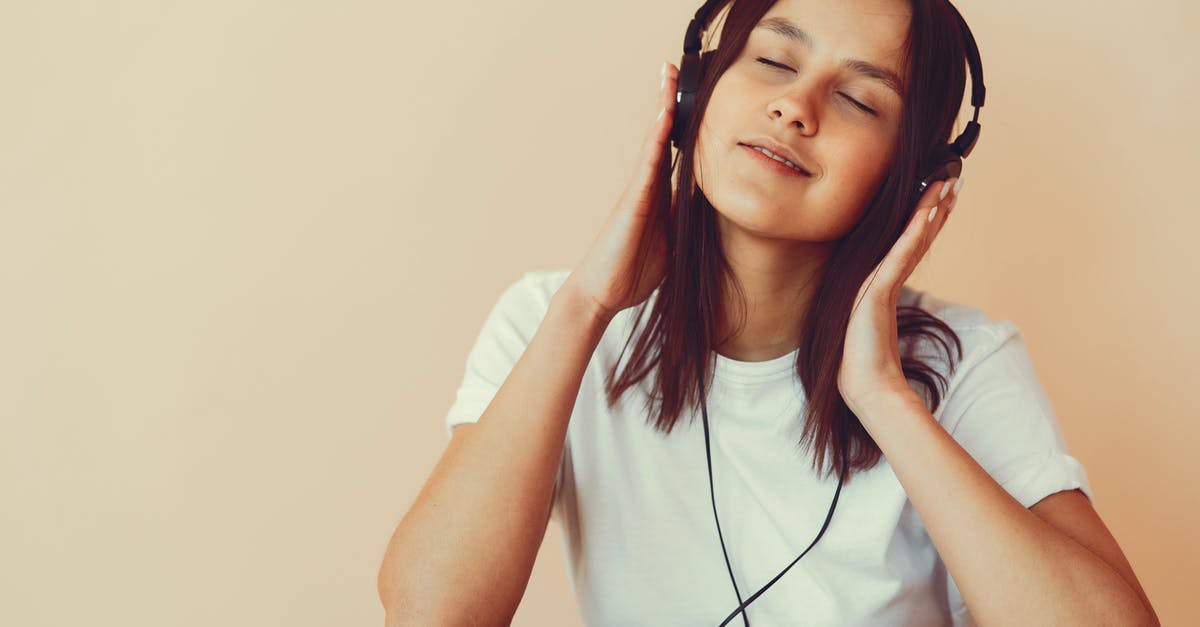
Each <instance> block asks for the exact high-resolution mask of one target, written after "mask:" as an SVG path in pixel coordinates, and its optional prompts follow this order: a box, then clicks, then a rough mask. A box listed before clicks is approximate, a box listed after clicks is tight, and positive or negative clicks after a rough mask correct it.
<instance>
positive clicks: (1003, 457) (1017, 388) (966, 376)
mask: <svg viewBox="0 0 1200 627" xmlns="http://www.w3.org/2000/svg"><path fill="white" fill-rule="evenodd" d="M976 331H978V332H980V333H982V334H983V339H982V340H981V342H980V343H979V345H978V346H977V347H976V349H975V350H974V351H972V352H971V353H968V354H967V355H966V356H965V357H964V359H963V361H962V362H960V363H959V365H958V367H957V369H956V371H955V372H954V373H953V376H952V377H951V383H950V386H949V391H948V393H947V395H946V399H945V405H944V407H943V408H941V409H942V412H941V418H940V419H939V420H940V422H941V423H942V425H943V426H944V427H945V429H946V430H947V432H949V433H950V435H951V436H953V437H954V439H955V440H956V441H957V442H958V443H959V444H960V445H962V447H963V448H964V449H966V451H967V452H968V453H970V454H971V457H972V458H974V459H975V461H976V462H978V463H979V465H980V466H982V467H983V468H984V469H985V470H987V472H988V474H989V475H991V477H992V478H993V479H995V480H996V482H997V483H999V484H1000V485H1001V486H1002V487H1003V488H1004V489H1005V490H1007V491H1008V493H1009V494H1011V495H1012V496H1013V498H1015V499H1016V500H1017V501H1018V502H1020V503H1021V505H1024V506H1025V507H1030V506H1032V505H1034V504H1035V503H1037V502H1038V501H1040V500H1042V499H1043V498H1045V497H1047V496H1049V495H1051V494H1054V493H1055V492H1060V491H1063V490H1071V489H1075V488H1079V489H1080V490H1081V491H1082V492H1083V493H1084V495H1085V496H1087V498H1088V500H1090V501H1091V502H1092V504H1093V505H1094V504H1095V497H1094V495H1093V494H1092V488H1091V485H1090V484H1089V482H1088V477H1087V472H1086V471H1085V470H1084V467H1083V465H1082V464H1081V463H1080V462H1079V460H1077V459H1076V458H1074V457H1073V456H1071V455H1070V453H1069V452H1068V450H1067V445H1066V441H1065V440H1064V439H1063V435H1062V429H1061V427H1060V425H1059V422H1058V417H1057V415H1056V414H1055V412H1054V408H1053V406H1052V405H1051V403H1050V399H1049V398H1048V397H1047V395H1046V390H1045V389H1044V388H1043V387H1042V384H1041V381H1040V380H1039V379H1038V376H1037V372H1036V371H1035V370H1034V367H1033V361H1032V359H1031V358H1030V356H1029V351H1028V347H1027V346H1026V344H1025V338H1024V336H1023V334H1022V333H1021V331H1020V329H1019V328H1018V327H1017V326H1016V325H1015V324H1013V323H1012V322H1009V321H999V322H993V323H990V324H988V325H985V326H981V327H978V328H977V329H976ZM955 380H957V384H955Z"/></svg>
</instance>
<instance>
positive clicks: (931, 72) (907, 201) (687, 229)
mask: <svg viewBox="0 0 1200 627" xmlns="http://www.w3.org/2000/svg"><path fill="white" fill-rule="evenodd" d="M775 2H776V0H737V1H736V2H733V4H732V5H730V4H729V2H725V3H722V5H721V7H720V8H718V9H717V10H714V12H713V14H712V15H713V16H714V17H715V16H717V15H719V14H721V13H722V11H723V10H724V8H728V15H727V16H726V18H725V20H724V23H723V26H722V29H721V31H720V45H719V47H718V48H716V49H714V50H712V51H706V52H705V55H706V56H707V55H711V58H709V59H708V60H707V61H706V62H705V63H706V67H705V70H704V73H703V74H702V76H701V78H700V84H699V88H698V93H697V94H696V104H695V109H694V113H693V115H692V118H691V119H690V120H689V123H688V125H687V128H686V129H685V130H684V132H683V135H682V137H681V141H680V143H679V151H678V153H677V154H676V158H675V160H674V161H673V162H672V161H671V160H670V159H668V158H666V157H668V156H669V153H670V150H671V148H670V143H668V144H667V146H666V148H665V150H664V152H665V154H664V155H663V157H664V158H663V159H662V161H661V162H662V166H661V168H660V171H659V173H658V174H659V181H671V180H672V179H671V177H672V176H673V175H674V177H675V179H676V180H675V184H674V187H673V188H672V185H669V184H660V185H659V186H658V188H657V190H656V191H655V199H656V200H655V203H656V206H655V209H654V211H653V213H652V218H651V220H652V222H656V223H652V224H648V225H647V226H646V232H647V233H654V232H658V233H661V234H664V235H665V237H666V240H667V241H666V251H667V265H666V269H665V272H664V277H663V279H662V282H661V283H660V284H659V285H658V287H657V288H656V289H655V291H654V293H652V294H651V296H650V297H649V298H647V299H646V300H645V301H643V302H642V303H640V304H639V305H637V306H636V307H635V308H634V311H633V315H632V319H633V326H632V327H631V329H630V333H629V336H628V338H627V339H626V342H625V345H624V347H623V348H622V350H621V356H624V355H625V352H626V350H627V349H629V347H630V345H631V344H633V351H632V353H631V356H630V358H629V359H628V360H627V362H626V363H625V367H624V369H623V370H621V372H620V374H618V370H619V369H620V365H621V363H622V360H621V358H620V357H618V358H617V359H616V361H615V363H614V364H613V366H612V368H611V369H610V371H609V372H608V375H607V377H606V379H605V391H606V400H607V402H608V405H609V406H610V407H611V406H612V405H613V404H615V403H616V402H617V401H618V400H619V399H620V397H621V396H622V395H623V394H624V393H625V392H626V390H628V389H629V388H631V387H633V386H635V385H636V384H638V383H639V382H640V381H642V380H643V379H644V378H645V377H646V376H647V375H648V374H650V373H651V371H653V372H654V374H655V376H654V378H653V379H652V382H653V384H652V386H649V387H647V388H646V389H647V395H646V399H645V400H646V405H645V409H646V412H647V423H648V424H652V425H653V426H654V428H656V429H658V430H659V431H661V432H663V433H666V434H669V433H670V432H671V430H672V429H673V428H674V426H675V423H676V422H677V421H678V420H679V418H680V416H681V414H683V413H684V411H685V409H688V410H690V411H691V412H692V413H691V415H692V416H693V417H694V416H695V415H696V413H698V412H699V406H700V390H699V383H698V380H697V379H698V377H701V376H703V377H705V378H704V381H705V386H704V387H705V389H706V390H711V389H712V387H711V381H712V370H713V363H714V360H715V357H714V356H713V354H712V350H713V347H714V346H720V345H721V344H722V342H723V341H724V340H725V339H726V338H728V337H729V335H726V336H725V337H722V338H716V337H714V335H715V334H716V329H718V328H721V327H722V326H724V325H723V322H724V320H723V319H722V317H723V316H724V315H725V314H724V313H723V312H724V309H723V306H722V303H723V302H724V301H723V299H724V296H725V294H724V289H725V287H724V286H725V284H726V281H729V284H731V285H733V286H734V288H735V289H736V290H737V292H738V293H739V294H741V299H740V302H741V304H742V310H743V311H744V310H745V309H746V303H745V297H744V292H743V291H742V288H741V287H740V286H739V285H738V284H737V281H736V277H735V276H734V274H733V273H732V271H731V269H730V266H729V264H728V262H727V260H726V258H725V257H724V254H723V252H722V248H721V245H720V242H719V233H718V230H717V224H718V223H717V217H716V215H715V210H714V208H713V206H712V205H711V204H709V202H708V200H707V198H705V197H704V194H703V193H701V192H700V190H699V189H698V188H697V186H696V183H695V172H694V168H693V155H694V152H695V146H696V139H697V134H698V132H699V127H700V121H701V119H702V118H703V117H704V112H705V110H706V108H707V106H708V101H709V98H710V96H711V94H712V90H713V87H714V86H715V85H716V83H717V80H718V79H719V78H720V76H721V75H722V74H723V73H724V72H725V70H726V69H727V68H728V67H729V66H730V65H731V64H732V63H733V61H734V60H736V59H737V58H738V57H739V56H740V55H741V52H742V48H743V47H744V46H745V43H746V40H747V38H748V37H749V34H750V32H751V31H752V30H753V28H754V27H755V25H756V24H757V23H758V21H759V20H760V19H761V18H762V17H763V15H765V14H766V12H767V11H768V10H769V9H770V8H771V6H773V5H774V4H775ZM911 4H912V19H911V23H910V27H909V32H908V37H907V39H906V40H905V42H904V45H903V46H902V53H901V54H902V55H903V57H902V58H903V62H904V64H905V65H904V66H902V67H907V68H908V71H909V73H908V76H909V88H908V93H907V95H906V97H905V102H904V105H903V113H902V116H901V122H900V133H899V135H898V138H897V142H898V145H897V146H896V150H895V151H894V152H893V154H894V155H895V157H894V158H893V160H892V162H891V164H890V166H889V168H888V170H887V172H886V175H885V176H884V179H883V181H882V183H881V184H880V186H879V188H878V189H877V190H876V192H875V194H874V196H873V198H872V200H871V201H870V204H869V205H868V207H867V210H866V212H865V213H864V214H863V216H862V218H861V219H860V221H859V222H858V223H857V224H856V225H855V226H854V227H853V228H852V229H851V230H850V232H848V233H847V234H846V235H845V236H843V237H842V238H841V239H839V240H838V241H837V242H835V243H834V247H833V249H832V251H831V255H830V257H829V258H828V261H827V264H826V266H825V267H826V271H825V272H824V273H823V274H822V275H821V276H820V277H819V278H818V280H817V282H816V283H817V284H816V286H815V289H814V292H813V296H812V300H811V304H810V309H809V312H808V315H807V316H806V318H805V320H804V321H803V322H802V323H801V325H802V328H801V329H800V337H801V338H802V339H801V350H799V351H798V352H797V357H796V364H795V370H796V373H797V374H798V376H799V379H800V381H801V383H802V384H803V386H804V391H805V397H806V399H807V403H806V404H805V410H804V415H803V432H802V434H801V436H800V440H799V442H797V448H798V449H803V448H805V447H806V446H807V447H812V464H813V469H814V471H815V472H816V473H817V474H818V475H823V474H832V473H834V472H835V469H837V468H839V467H840V465H841V463H842V459H841V457H842V455H841V450H840V449H841V446H842V444H843V441H844V443H845V445H846V450H847V458H848V459H847V460H846V463H847V475H848V476H847V480H849V478H850V477H852V476H853V475H854V474H855V473H856V472H857V471H860V470H868V469H870V468H873V467H874V466H875V465H876V464H877V463H878V462H879V460H880V459H881V458H882V456H883V453H882V451H881V450H880V449H879V446H878V445H877V444H876V443H875V441H874V440H873V439H872V438H871V436H870V434H869V433H867V431H866V429H865V428H864V427H863V426H862V424H861V423H860V422H859V420H858V418H857V417H856V416H855V415H854V414H853V412H851V411H850V409H849V407H847V405H846V403H845V401H844V400H843V398H842V396H841V394H840V392H839V391H838V386H837V374H838V370H839V368H840V365H841V361H842V349H843V346H844V344H845V334H846V325H847V324H848V323H849V320H850V312H851V308H852V307H853V305H854V300H855V297H856V295H857V293H858V290H859V287H860V286H861V285H862V284H863V282H864V281H865V280H866V278H867V276H868V274H870V272H871V271H872V270H873V269H874V268H875V266H876V265H877V264H878V263H879V262H880V261H881V260H882V259H883V257H884V256H885V255H886V254H887V252H888V251H889V250H890V249H891V248H892V245H893V244H894V243H895V242H896V240H897V239H899V237H900V234H901V233H902V232H903V231H904V228H905V226H906V224H907V223H908V220H909V218H910V217H911V215H912V213H911V212H912V209H913V206H914V205H915V203H916V202H917V200H918V199H919V195H918V194H917V192H916V190H915V184H914V183H915V179H916V177H917V170H918V167H919V166H918V164H919V162H920V161H921V157H923V156H924V155H925V154H927V153H928V151H929V150H930V148H931V147H933V146H934V145H936V144H937V143H939V142H941V143H945V142H946V141H948V140H949V139H951V136H950V133H951V132H952V131H953V129H954V122H955V120H956V118H957V114H958V111H959V108H960V107H961V105H962V96H963V88H964V86H965V84H966V53H965V48H964V46H963V42H962V39H961V35H960V31H959V27H958V22H957V19H956V18H955V16H954V14H953V12H952V9H951V8H950V7H949V6H947V4H946V0H912V3H911ZM652 245H653V241H652V240H651V239H649V238H648V237H647V238H644V239H643V241H642V242H641V245H640V250H639V260H644V259H646V258H647V255H648V254H649V252H650V250H651V246H652ZM643 267H644V264H641V263H639V264H638V268H639V271H638V273H639V274H640V272H641V270H642V269H643ZM640 280H641V277H640V276H638V277H637V278H636V279H635V280H634V282H633V284H634V285H636V284H638V283H639V282H640ZM647 307H649V308H650V312H649V316H646V313H645V312H646V308H647ZM642 322H644V325H642V324H641V323H642ZM742 323H743V324H744V319H743V320H742ZM725 328H728V327H727V326H725ZM897 329H898V332H899V346H900V352H901V358H902V359H901V366H902V368H903V372H904V376H905V378H906V379H907V380H909V381H910V382H913V383H915V384H917V385H918V386H920V387H921V388H923V389H924V391H925V394H924V395H923V396H924V397H925V398H924V400H925V401H926V403H927V404H928V405H927V406H928V407H929V409H930V411H931V412H932V411H934V410H936V409H937V407H938V405H939V404H940V402H941V395H942V391H941V390H939V383H940V385H941V386H942V387H944V386H945V385H946V379H945V377H943V376H942V375H941V373H939V372H938V371H937V370H936V369H935V368H934V367H932V366H930V365H929V364H927V363H926V362H925V361H923V360H921V359H920V358H918V357H916V356H915V352H916V351H915V350H913V349H914V348H915V346H916V344H917V343H918V340H920V339H921V338H928V339H929V340H931V341H935V342H937V343H938V344H940V346H941V348H942V350H943V351H944V352H945V353H946V355H947V357H949V356H950V343H951V342H953V345H954V346H955V348H956V350H957V352H958V359H959V360H961V358H962V344H961V342H960V340H959V338H958V335H957V334H956V333H954V331H953V330H952V329H951V328H950V327H949V326H948V325H947V324H946V323H945V322H943V321H942V320H941V319H939V318H938V317H936V316H934V315H932V314H930V313H929V312H926V311H925V310H923V309H920V308H918V307H908V306H903V305H900V306H898V307H897ZM732 333H736V331H734V332H731V334H732ZM635 338H636V339H635ZM822 466H824V470H822Z"/></svg>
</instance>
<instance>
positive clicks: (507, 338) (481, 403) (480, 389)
mask: <svg viewBox="0 0 1200 627" xmlns="http://www.w3.org/2000/svg"><path fill="white" fill-rule="evenodd" d="M538 287H539V284H538V279H537V277H536V276H535V275H534V273H530V272H527V273H525V274H524V275H522V276H521V277H520V278H518V279H517V280H516V281H514V282H513V283H512V284H510V285H509V286H508V287H507V288H505V290H504V291H503V292H502V293H501V294H500V297H499V298H498V299H497V300H496V302H495V303H494V304H493V305H492V308H491V310H490V311H489V312H488V314H487V317H486V318H485V319H484V322H483V327H482V328H481V329H480V330H479V333H478V335H477V336H476V337H475V343H474V344H473V345H472V346H471V349H470V351H469V352H468V353H467V359H466V367H465V369H464V371H463V376H462V382H461V383H460V384H459V386H458V390H457V392H455V395H454V401H453V402H452V403H451V405H450V409H449V410H448V411H447V412H446V417H445V426H446V435H447V436H451V435H452V434H453V428H454V425H458V424H462V423H464V422H476V421H478V420H479V417H480V416H481V415H482V414H483V411H484V410H485V409H487V406H488V404H489V403H491V402H492V398H493V397H495V396H496V392H497V391H498V390H499V389H500V386H501V385H503V383H504V381H505V379H507V378H508V375H509V373H510V372H512V369H513V366H515V365H516V363H517V360H518V359H520V357H521V355H522V354H524V352H525V347H526V346H528V345H529V342H530V340H532V339H533V335H534V333H535V332H536V331H537V328H538V326H539V325H540V324H541V321H542V318H543V317H544V316H545V314H546V311H547V310H548V309H549V300H548V298H546V297H544V296H543V295H541V294H539V290H538Z"/></svg>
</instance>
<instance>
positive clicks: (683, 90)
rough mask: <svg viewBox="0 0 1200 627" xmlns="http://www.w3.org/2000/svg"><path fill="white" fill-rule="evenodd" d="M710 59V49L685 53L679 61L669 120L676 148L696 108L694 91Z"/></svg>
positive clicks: (697, 87) (672, 139) (672, 140)
mask: <svg viewBox="0 0 1200 627" xmlns="http://www.w3.org/2000/svg"><path fill="white" fill-rule="evenodd" d="M711 60H712V51H709V52H707V53H705V54H703V55H701V54H697V53H686V54H684V55H683V59H682V60H681V61H680V62H679V79H678V83H677V86H676V91H675V93H676V96H675V101H676V102H675V116H674V118H673V121H672V122H671V135H670V138H671V142H672V143H673V144H674V145H675V148H676V149H677V150H678V149H679V148H680V141H681V140H682V138H683V132H684V130H686V129H687V125H688V122H689V121H691V119H692V112H693V111H694V110H695V108H696V92H697V90H699V89H700V79H701V77H703V76H704V73H705V72H706V71H707V70H708V66H709V62H710V61H711Z"/></svg>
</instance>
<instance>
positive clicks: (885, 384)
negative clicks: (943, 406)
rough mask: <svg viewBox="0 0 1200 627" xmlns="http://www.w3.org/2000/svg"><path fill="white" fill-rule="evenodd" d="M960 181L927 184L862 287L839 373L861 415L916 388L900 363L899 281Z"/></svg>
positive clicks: (921, 253) (841, 387) (938, 224)
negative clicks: (869, 407) (885, 399)
mask: <svg viewBox="0 0 1200 627" xmlns="http://www.w3.org/2000/svg"><path fill="white" fill-rule="evenodd" d="M962 181H963V179H961V178H958V179H950V180H947V181H944V182H942V184H941V185H936V184H935V185H930V186H929V189H927V190H925V193H924V194H922V195H921V199H920V200H919V201H917V209H916V210H915V211H913V215H912V218H910V220H909V223H908V226H907V228H905V229H904V232H903V233H902V234H901V235H900V238H899V239H897V240H896V243H895V244H894V245H893V246H892V249H891V250H890V251H888V254H887V255H885V256H884V258H883V261H880V262H879V265H877V266H875V269H874V270H873V271H872V272H871V274H869V275H868V276H867V279H866V281H864V282H863V285H862V287H861V288H860V289H859V290H858V296H856V297H855V300H854V308H853V310H852V311H851V313H850V321H849V322H848V323H847V325H846V343H845V346H844V348H843V352H842V365H841V368H840V370H839V371H838V379H837V384H838V391H840V392H841V394H842V399H843V400H845V402H846V405H847V406H848V407H849V408H850V409H851V411H854V413H855V414H856V415H859V416H862V413H860V411H859V410H860V409H861V408H863V407H864V406H865V405H866V404H867V403H869V402H871V401H872V399H879V398H882V397H886V396H895V395H903V394H913V393H914V392H913V390H912V388H910V387H909V385H908V381H907V379H905V377H904V371H903V370H902V369H901V367H900V343H899V331H898V330H897V328H896V304H897V302H898V301H899V298H900V288H901V286H903V285H904V282H905V281H907V280H908V277H909V276H910V275H912V272H913V270H914V269H915V268H916V267H917V264H918V263H920V262H921V259H923V258H924V257H925V253H926V252H927V251H928V250H929V247H930V246H931V245H932V244H933V240H934V238H936V237H937V235H938V233H939V232H941V228H942V225H944V224H945V223H946V219H947V217H948V216H949V215H950V210H951V209H953V208H954V203H955V202H957V200H958V192H960V191H962ZM952 185H953V186H954V188H955V189H953V190H952V189H951V186H952ZM935 210H936V211H935ZM931 213H932V214H933V221H932V222H931V221H929V216H930V214H931Z"/></svg>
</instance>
